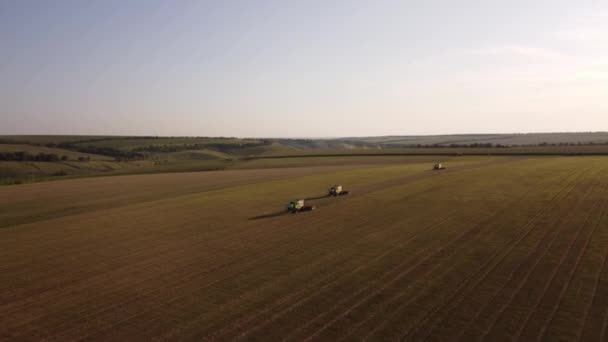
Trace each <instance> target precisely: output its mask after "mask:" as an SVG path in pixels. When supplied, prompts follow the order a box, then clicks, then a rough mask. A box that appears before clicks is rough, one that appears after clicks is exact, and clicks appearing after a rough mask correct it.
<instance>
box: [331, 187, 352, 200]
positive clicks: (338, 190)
mask: <svg viewBox="0 0 608 342" xmlns="http://www.w3.org/2000/svg"><path fill="white" fill-rule="evenodd" d="M349 193H350V191H347V190H344V189H342V185H334V186H332V187H331V188H329V196H334V197H336V196H344V195H348V194H349Z"/></svg>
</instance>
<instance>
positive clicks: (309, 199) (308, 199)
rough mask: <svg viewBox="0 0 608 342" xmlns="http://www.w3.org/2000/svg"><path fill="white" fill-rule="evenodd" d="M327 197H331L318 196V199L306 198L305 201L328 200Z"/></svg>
mask: <svg viewBox="0 0 608 342" xmlns="http://www.w3.org/2000/svg"><path fill="white" fill-rule="evenodd" d="M327 197H330V196H329V195H323V196H316V197H308V198H305V199H304V200H305V201H314V200H319V199H322V198H327Z"/></svg>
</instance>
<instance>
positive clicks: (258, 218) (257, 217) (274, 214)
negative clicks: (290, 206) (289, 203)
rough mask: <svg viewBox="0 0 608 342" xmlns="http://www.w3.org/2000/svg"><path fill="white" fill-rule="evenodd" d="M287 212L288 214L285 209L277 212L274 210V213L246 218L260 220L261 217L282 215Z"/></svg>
mask: <svg viewBox="0 0 608 342" xmlns="http://www.w3.org/2000/svg"><path fill="white" fill-rule="evenodd" d="M287 214H289V213H288V212H287V211H277V212H274V213H271V214H264V215H259V216H254V217H250V218H248V220H249V221H253V220H261V219H267V218H273V217H279V216H283V215H287Z"/></svg>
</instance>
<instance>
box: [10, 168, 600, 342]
mask: <svg viewBox="0 0 608 342" xmlns="http://www.w3.org/2000/svg"><path fill="white" fill-rule="evenodd" d="M360 158H365V157H360ZM368 158H380V157H368ZM398 158H399V159H398ZM303 159H305V161H303V160H299V161H298V159H297V158H294V161H293V166H294V167H285V166H289V165H285V164H282V166H283V168H271V169H252V170H230V171H211V172H201V173H171V174H150V175H125V176H115V177H96V178H82V179H70V180H61V181H55V182H46V183H36V184H23V185H12V186H6V187H0V340H20V341H37V340H44V339H47V340H55V341H69V340H80V339H86V340H153V339H154V340H193V341H200V340H221V341H224V340H239V339H240V340H260V341H274V340H289V341H300V340H328V341H341V340H361V339H368V340H399V339H401V340H412V341H423V340H432V341H434V340H461V341H472V340H487V341H501V340H548V341H557V340H572V341H577V340H581V341H593V340H595V341H602V340H606V339H607V338H608V335H607V333H606V327H607V325H608V264H607V263H606V258H607V255H608V217H607V214H608V177H607V176H608V158H606V157H455V158H453V159H450V160H449V161H448V162H447V163H446V166H447V167H448V169H447V170H444V171H438V172H433V171H430V170H429V169H430V167H431V166H432V164H431V163H430V159H428V160H427V159H425V158H421V157H391V159H390V160H389V159H386V160H385V162H355V161H356V160H359V159H352V160H351V159H348V160H347V159H344V160H340V159H338V160H337V162H336V163H335V164H334V165H328V164H325V165H317V166H307V167H302V165H304V163H309V165H311V164H314V163H315V159H314V158H303ZM323 160H327V159H323ZM377 160H381V159H377ZM346 161H349V162H346ZM266 162H268V163H274V162H275V161H252V163H260V165H259V167H264V166H266V165H264V164H261V163H266ZM277 162H278V161H277ZM335 183H341V184H342V185H344V187H345V188H346V189H348V190H350V191H351V194H350V195H348V196H343V197H338V198H327V197H324V195H325V194H326V189H327V188H328V187H329V186H331V185H333V184H335ZM295 198H307V199H310V200H309V201H308V202H309V203H310V204H314V205H316V206H317V210H315V211H312V212H306V213H298V214H285V213H283V210H284V206H285V204H286V202H287V201H289V200H291V199H295Z"/></svg>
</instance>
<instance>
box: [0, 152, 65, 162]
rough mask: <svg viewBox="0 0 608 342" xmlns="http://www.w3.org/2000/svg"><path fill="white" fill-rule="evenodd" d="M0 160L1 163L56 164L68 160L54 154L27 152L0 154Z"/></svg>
mask: <svg viewBox="0 0 608 342" xmlns="http://www.w3.org/2000/svg"><path fill="white" fill-rule="evenodd" d="M0 160H3V161H40V162H58V161H66V160H68V156H58V155H56V154H54V153H42V152H41V153H37V154H31V153H28V152H0Z"/></svg>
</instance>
